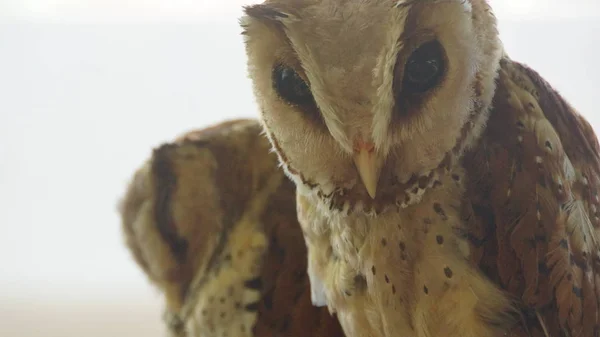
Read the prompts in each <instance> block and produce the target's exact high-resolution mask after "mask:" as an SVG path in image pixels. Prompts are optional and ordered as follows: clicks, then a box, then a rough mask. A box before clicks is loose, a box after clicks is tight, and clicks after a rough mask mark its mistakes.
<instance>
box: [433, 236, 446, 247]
mask: <svg viewBox="0 0 600 337" xmlns="http://www.w3.org/2000/svg"><path fill="white" fill-rule="evenodd" d="M435 241H437V243H438V245H441V244H443V243H444V237H443V236H441V235H438V236H436V237H435Z"/></svg>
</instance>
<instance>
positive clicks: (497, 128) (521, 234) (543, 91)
mask: <svg viewBox="0 0 600 337" xmlns="http://www.w3.org/2000/svg"><path fill="white" fill-rule="evenodd" d="M497 83H498V88H497V90H496V94H495V97H494V101H493V109H492V111H491V116H490V120H489V122H488V126H487V129H486V130H487V131H486V132H485V134H484V136H483V138H482V140H481V143H480V146H478V147H477V148H476V149H474V150H472V151H471V152H469V153H467V155H466V156H465V158H464V163H465V166H466V167H467V169H468V170H469V171H470V174H471V178H472V180H471V181H470V186H469V187H468V188H469V196H470V206H471V207H470V209H468V211H467V212H466V213H465V214H466V215H467V217H468V218H469V219H470V221H473V224H472V231H471V233H470V237H471V242H472V246H473V251H474V254H473V258H474V260H475V261H474V262H476V263H478V264H479V265H480V267H481V269H482V270H483V271H484V272H486V273H487V274H488V275H489V277H491V278H492V279H494V280H495V281H496V282H498V283H499V284H500V285H501V286H502V287H503V288H504V289H506V290H507V291H508V292H509V293H510V294H512V295H513V296H514V297H515V299H516V300H517V301H518V302H519V303H521V305H522V308H523V317H522V322H523V324H522V326H520V327H517V328H516V329H520V331H521V333H516V332H515V334H514V335H515V336H552V337H562V336H565V337H567V336H586V337H587V336H600V329H599V323H600V322H599V319H600V317H599V314H600V310H599V303H600V252H599V242H598V240H599V239H600V234H599V232H598V230H599V225H600V219H599V213H598V210H599V207H600V206H599V205H598V201H599V200H598V188H599V187H600V181H599V180H600V174H599V172H600V158H599V153H600V151H599V146H598V141H597V138H596V136H595V134H594V132H593V130H592V128H591V127H590V125H589V124H588V123H587V122H586V121H585V119H584V118H583V117H581V116H580V115H579V114H578V113H577V112H576V111H575V110H574V109H573V108H572V107H571V106H570V105H569V104H568V103H567V102H566V101H565V100H564V99H563V98H562V97H561V96H560V94H559V93H557V92H556V91H555V90H554V89H552V88H551V87H550V85H549V84H548V83H547V82H546V81H545V80H544V79H543V78H542V77H540V75H539V74H538V73H536V72H535V71H533V70H532V69H530V68H528V67H527V66H525V65H522V64H519V63H516V62H514V61H511V60H510V59H508V58H504V59H503V60H502V62H501V69H500V73H499V77H498V80H497ZM515 331H516V330H515Z"/></svg>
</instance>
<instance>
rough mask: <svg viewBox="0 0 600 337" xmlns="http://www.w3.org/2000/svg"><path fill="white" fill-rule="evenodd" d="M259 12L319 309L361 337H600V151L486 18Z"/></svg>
mask: <svg viewBox="0 0 600 337" xmlns="http://www.w3.org/2000/svg"><path fill="white" fill-rule="evenodd" d="M245 11H246V15H245V16H244V17H243V18H242V20H241V24H242V26H243V28H244V36H245V44H246V51H247V56H248V70H249V75H250V77H251V79H252V81H253V85H254V92H255V95H256V98H257V102H258V104H259V107H260V110H261V121H262V124H263V127H264V129H265V131H266V134H267V136H268V137H269V140H270V142H271V144H272V146H273V148H274V150H275V152H276V153H277V155H278V158H279V161H280V163H281V165H282V166H283V169H284V171H285V173H286V175H287V176H288V177H290V179H291V180H292V181H293V182H294V183H295V184H296V186H297V189H296V193H297V208H298V218H299V222H300V226H301V227H302V231H303V234H304V238H305V241H306V245H307V247H308V274H309V277H310V281H311V293H312V295H311V298H312V301H313V303H314V304H315V305H318V306H327V307H328V308H329V310H330V311H331V312H335V313H336V314H337V316H338V318H339V320H340V323H341V325H342V327H343V329H344V331H345V333H346V335H347V336H348V337H355V336H360V337H363V336H364V337H366V336H373V337H376V336H377V337H378V336H388V337H393V336H416V337H430V336H448V337H458V336H461V337H463V336H464V337H471V336H472V337H476V336H477V337H484V336H485V337H487V336H490V337H491V336H505V335H512V336H547V337H549V336H552V337H570V336H600V310H599V304H600V250H599V248H600V247H599V242H598V240H599V239H600V236H599V233H598V226H599V221H600V219H599V218H600V213H599V211H598V207H599V206H598V202H599V200H598V194H597V190H598V187H599V184H600V181H599V177H600V174H599V169H600V165H599V164H600V159H599V146H598V142H597V139H596V136H595V134H594V132H593V131H592V129H591V127H590V125H589V124H588V123H587V122H586V121H585V120H584V118H582V117H581V116H580V115H579V114H578V113H577V112H576V111H575V110H574V109H573V108H572V107H571V106H570V105H569V104H568V103H567V102H566V101H565V99H564V98H563V97H562V96H561V95H560V94H559V93H557V92H556V91H555V90H554V89H552V87H551V86H550V85H549V84H548V83H547V82H546V81H545V80H544V79H543V78H542V77H541V76H540V75H539V74H537V73H536V72H535V71H533V70H531V69H530V68H528V67H527V66H525V65H522V64H520V63H518V62H515V61H513V60H511V59H510V57H509V56H508V55H507V54H506V53H505V52H504V49H503V47H502V43H501V41H500V39H499V36H498V31H497V28H496V19H495V17H494V15H493V13H492V10H491V8H490V6H489V5H488V4H487V2H486V1H484V0H430V1H426V0H399V1H390V0H369V1H342V0H267V1H265V3H263V4H259V5H253V6H249V7H246V10H245Z"/></svg>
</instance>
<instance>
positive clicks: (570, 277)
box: [567, 273, 573, 282]
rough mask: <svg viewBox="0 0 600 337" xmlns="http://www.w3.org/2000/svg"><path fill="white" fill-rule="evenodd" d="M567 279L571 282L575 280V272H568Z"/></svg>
mask: <svg viewBox="0 0 600 337" xmlns="http://www.w3.org/2000/svg"><path fill="white" fill-rule="evenodd" d="M567 281H569V282H571V281H573V274H571V273H569V274H567Z"/></svg>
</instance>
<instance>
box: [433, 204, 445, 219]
mask: <svg viewBox="0 0 600 337" xmlns="http://www.w3.org/2000/svg"><path fill="white" fill-rule="evenodd" d="M433 210H434V211H435V212H436V213H437V214H438V215H439V216H440V217H441V218H442V220H448V216H447V215H446V212H444V209H443V208H442V205H440V203H438V202H436V203H434V204H433Z"/></svg>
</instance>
